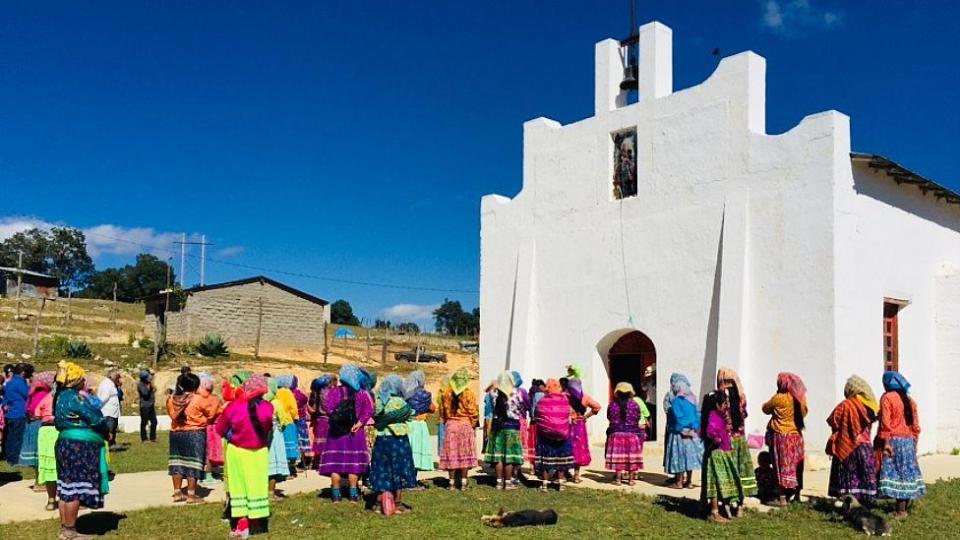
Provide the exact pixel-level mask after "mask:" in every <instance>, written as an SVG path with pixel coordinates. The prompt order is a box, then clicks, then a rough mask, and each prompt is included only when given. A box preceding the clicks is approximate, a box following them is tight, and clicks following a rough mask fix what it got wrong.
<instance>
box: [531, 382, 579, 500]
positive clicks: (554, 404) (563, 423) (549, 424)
mask: <svg viewBox="0 0 960 540" xmlns="http://www.w3.org/2000/svg"><path fill="white" fill-rule="evenodd" d="M572 410H573V409H571V408H570V399H569V398H568V397H567V395H566V394H564V393H563V388H562V387H561V386H560V382H559V381H558V380H556V379H550V380H548V381H547V385H546V388H545V389H544V396H543V397H542V398H541V399H540V400H539V401H538V402H537V408H536V411H535V413H534V423H535V424H536V425H537V456H536V458H535V460H534V463H535V465H534V470H535V471H536V473H537V475H538V476H540V479H541V480H542V483H541V484H540V491H546V490H547V483H548V482H549V481H550V478H551V475H553V476H554V478H555V480H554V482H555V483H556V486H557V489H558V490H563V484H562V483H561V480H562V479H563V478H564V477H565V476H566V474H567V472H568V471H570V469H572V468H573V466H574V460H573V444H572V443H571V440H570V439H571V436H570V415H571V412H572Z"/></svg>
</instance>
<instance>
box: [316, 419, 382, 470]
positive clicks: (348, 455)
mask: <svg viewBox="0 0 960 540" xmlns="http://www.w3.org/2000/svg"><path fill="white" fill-rule="evenodd" d="M319 470H320V474H322V475H324V476H330V475H331V474H334V473H336V474H358V475H362V474H367V471H369V470H370V454H369V451H368V450H367V434H366V431H365V430H363V429H362V428H361V429H359V430H357V432H356V433H348V434H346V435H340V436H337V437H330V438H328V439H327V444H326V446H325V447H324V449H323V455H322V456H321V457H320V469H319Z"/></svg>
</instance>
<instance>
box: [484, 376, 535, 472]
mask: <svg viewBox="0 0 960 540" xmlns="http://www.w3.org/2000/svg"><path fill="white" fill-rule="evenodd" d="M488 395H489V396H490V401H491V402H492V403H493V407H492V409H493V410H492V411H491V413H492V414H491V425H490V436H489V439H488V441H487V447H486V452H485V453H484V456H483V460H484V461H485V462H487V463H489V464H490V465H492V466H493V467H494V470H495V471H496V475H497V476H496V477H497V489H517V486H516V485H515V484H514V483H513V478H514V470H515V469H519V468H520V466H521V465H523V444H522V443H521V442H520V419H521V418H524V417H526V416H527V407H526V404H525V403H524V401H523V396H522V395H521V394H520V393H519V392H517V389H516V388H515V387H514V378H513V373H511V372H510V371H503V372H501V373H500V375H499V376H498V377H497V384H496V388H494V389H493V390H491V391H490V392H488Z"/></svg>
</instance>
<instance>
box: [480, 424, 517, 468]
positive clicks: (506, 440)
mask: <svg viewBox="0 0 960 540" xmlns="http://www.w3.org/2000/svg"><path fill="white" fill-rule="evenodd" d="M483 461H485V462H487V463H491V464H497V463H503V464H506V465H521V464H523V443H522V442H521V441H520V431H519V430H516V429H500V430H498V431H497V432H496V433H494V434H493V435H492V436H491V437H490V439H489V440H488V441H487V451H486V452H484V454H483Z"/></svg>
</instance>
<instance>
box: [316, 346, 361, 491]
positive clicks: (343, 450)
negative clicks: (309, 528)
mask: <svg viewBox="0 0 960 540" xmlns="http://www.w3.org/2000/svg"><path fill="white" fill-rule="evenodd" d="M366 378H367V377H366V376H365V375H364V373H363V372H362V371H361V370H360V368H358V367H357V366H356V365H354V364H346V365H344V366H343V367H341V368H340V386H338V387H336V388H332V389H330V391H329V392H328V393H327V396H326V398H325V400H324V403H323V407H324V409H326V410H327V411H328V414H329V415H330V432H329V434H328V437H327V445H326V447H325V448H324V449H323V455H322V456H321V458H320V462H321V463H320V474H322V475H325V476H329V477H330V483H331V486H332V489H331V497H332V499H333V502H340V500H341V499H342V497H341V495H340V489H341V487H342V486H341V476H342V475H346V476H347V481H348V484H349V490H350V491H349V494H348V497H349V499H350V502H355V503H356V502H360V490H359V488H358V487H357V482H358V481H359V477H360V475H362V474H366V473H367V471H368V470H369V467H370V465H369V464H370V454H369V453H368V450H367V439H366V434H365V433H364V431H363V426H365V425H366V424H367V422H369V421H370V420H371V419H372V418H373V413H374V405H373V401H372V400H371V399H370V394H369V393H368V392H366V391H364V389H363V386H362V383H363V382H364V380H365V379H366Z"/></svg>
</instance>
